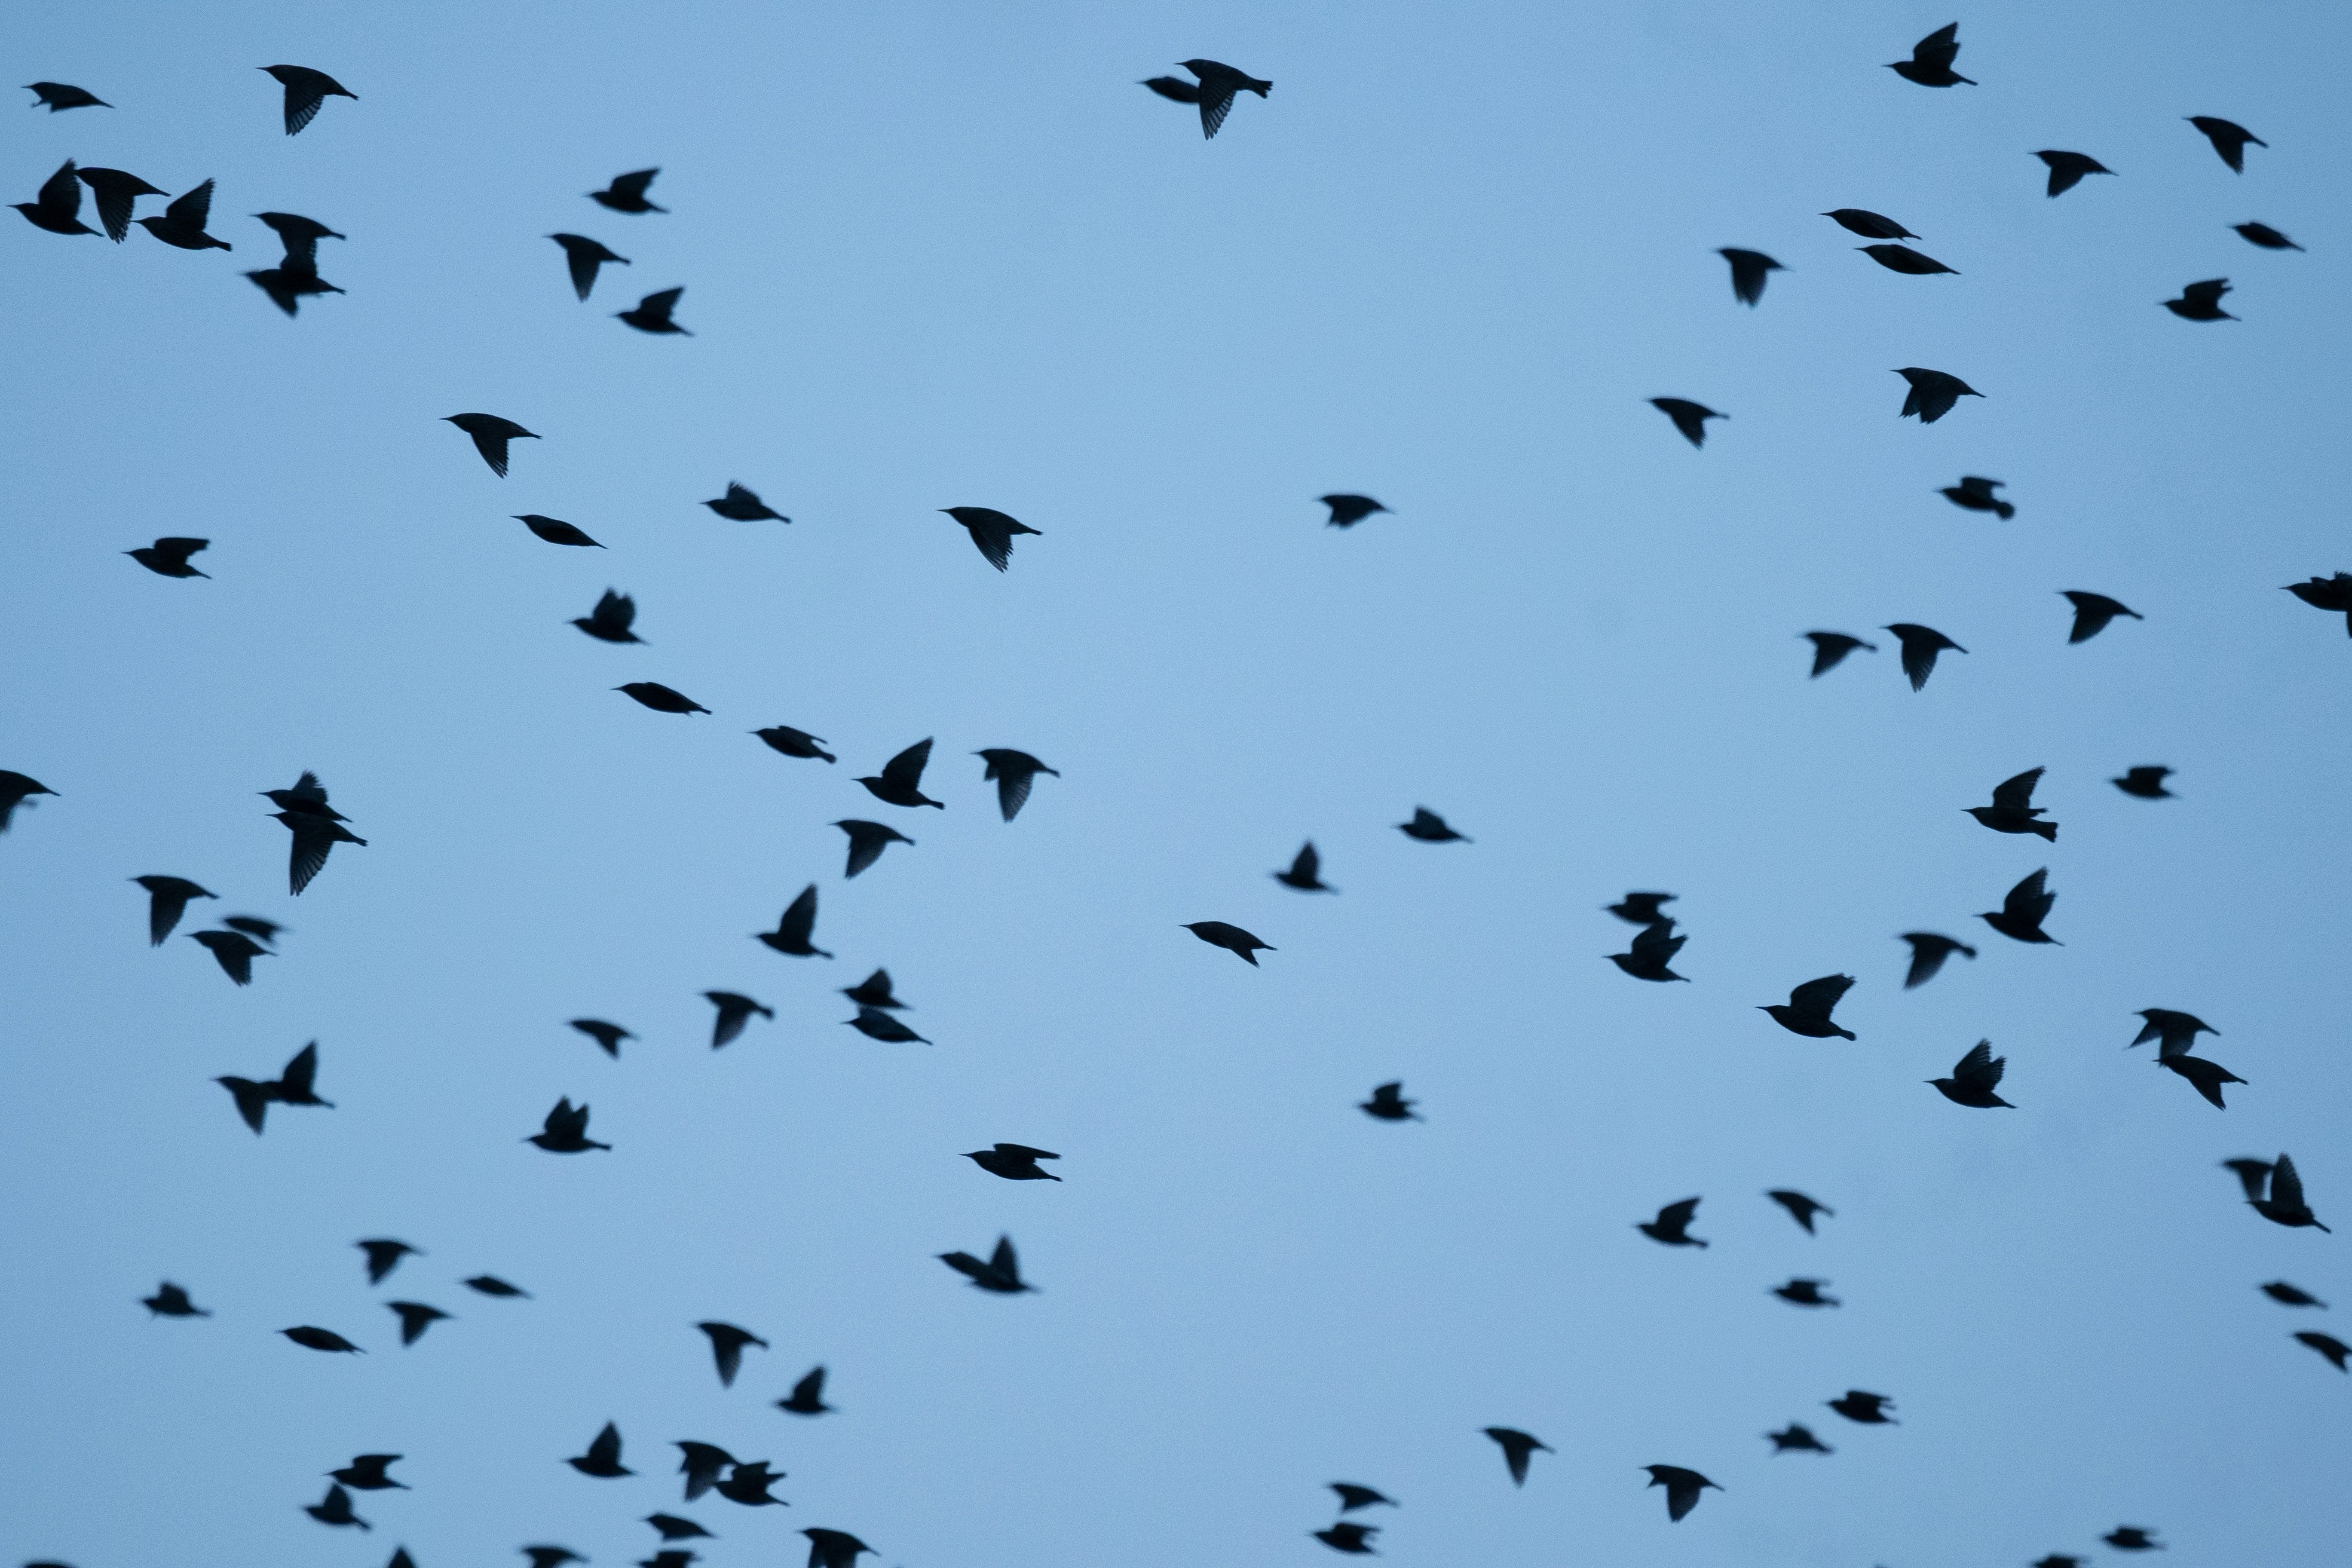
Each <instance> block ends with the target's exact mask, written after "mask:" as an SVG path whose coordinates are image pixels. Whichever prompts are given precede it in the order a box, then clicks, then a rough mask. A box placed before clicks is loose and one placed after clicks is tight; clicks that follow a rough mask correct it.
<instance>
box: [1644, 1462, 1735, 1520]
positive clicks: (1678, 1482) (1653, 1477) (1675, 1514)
mask: <svg viewBox="0 0 2352 1568" xmlns="http://www.w3.org/2000/svg"><path fill="white" fill-rule="evenodd" d="M1642 1468H1643V1469H1645V1470H1647V1471H1649V1472H1650V1484H1651V1485H1652V1486H1654V1487H1664V1488H1665V1489H1666V1520H1667V1522H1669V1523H1673V1522H1675V1521H1679V1520H1680V1519H1681V1518H1682V1517H1683V1515H1685V1514H1686V1513H1688V1512H1690V1510H1693V1509H1695V1508H1696V1507H1697V1506H1698V1494H1699V1493H1700V1492H1702V1491H1704V1490H1706V1489H1707V1488H1708V1487H1715V1489H1716V1490H1717V1491H1721V1490H1722V1488H1721V1487H1716V1486H1715V1483H1714V1482H1713V1481H1711V1480H1708V1479H1706V1477H1705V1476H1702V1475H1700V1474H1699V1473H1698V1472H1697V1471H1696V1470H1686V1469H1685V1468H1682V1467H1681V1466H1680V1465H1644V1466H1643V1467H1642Z"/></svg>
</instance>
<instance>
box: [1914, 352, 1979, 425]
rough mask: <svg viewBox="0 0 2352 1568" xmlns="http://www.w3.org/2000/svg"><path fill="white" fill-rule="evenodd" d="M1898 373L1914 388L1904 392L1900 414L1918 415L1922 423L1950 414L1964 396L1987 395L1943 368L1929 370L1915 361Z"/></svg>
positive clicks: (1927, 423)
mask: <svg viewBox="0 0 2352 1568" xmlns="http://www.w3.org/2000/svg"><path fill="white" fill-rule="evenodd" d="M1895 374H1897V375H1899V376H1901V377H1902V378H1903V379H1904V380H1906V381H1907V382H1909V383H1910V384H1911V390H1910V391H1909V392H1907V393H1906V394H1905V395H1904V397H1903V412H1902V414H1901V415H1900V416H1899V417H1901V418H1905V419H1908V418H1910V417H1912V416H1914V415H1916V416H1918V419H1919V423H1920V424H1922V425H1933V424H1934V423H1935V422H1936V421H1937V420H1938V419H1941V418H1942V417H1943V416H1945V415H1947V414H1949V413H1950V412H1951V411H1952V410H1953V408H1954V407H1956V406H1957V405H1958V403H1959V401H1960V399H1961V398H1963V397H1982V396H1983V395H1984V394H1983V393H1981V392H1979V391H1978V390H1977V389H1976V388H1975V387H1973V386H1970V385H1969V384H1968V383H1967V382H1965V381H1962V380H1961V379H1960V378H1959V377H1958V376H1957V375H1950V374H1946V373H1945V372H1943V371H1940V370H1927V369H1924V368H1922V367H1921V366H1918V365H1916V364H1915V365H1909V366H1906V368H1904V369H1902V370H1898V371H1896V372H1895Z"/></svg>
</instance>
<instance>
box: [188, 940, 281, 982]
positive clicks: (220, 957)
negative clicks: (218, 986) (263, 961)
mask: <svg viewBox="0 0 2352 1568" xmlns="http://www.w3.org/2000/svg"><path fill="white" fill-rule="evenodd" d="M188 940H189V941H191V942H202V943H203V944H204V946H205V950H206V951H207V952H210V953H211V954H212V955H213V958H214V960H215V962H216V963H219V964H220V966H221V973H224V974H226V975H227V976H228V977H229V978H230V979H231V980H234V981H235V982H236V984H239V985H250V984H252V983H253V961H254V960H255V959H257V958H275V957H276V956H277V954H276V953H273V952H270V951H269V950H268V948H266V947H263V946H262V945H261V944H260V943H259V942H256V941H254V940H253V939H252V938H251V937H249V936H247V935H246V934H245V933H244V932H243V931H190V932H189V933H188Z"/></svg>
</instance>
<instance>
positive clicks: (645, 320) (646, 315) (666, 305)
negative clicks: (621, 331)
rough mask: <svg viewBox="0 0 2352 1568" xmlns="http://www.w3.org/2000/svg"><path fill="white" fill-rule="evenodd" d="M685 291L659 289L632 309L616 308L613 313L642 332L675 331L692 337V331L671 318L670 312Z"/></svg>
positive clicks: (681, 335)
mask: <svg viewBox="0 0 2352 1568" xmlns="http://www.w3.org/2000/svg"><path fill="white" fill-rule="evenodd" d="M685 292H686V290H685V289H657V290H656V291H655V292H653V293H651V294H648V295H646V297H645V298H644V299H642V300H638V301H637V302H636V304H635V305H634V306H633V307H631V308H630V309H628V310H615V311H614V312H613V314H614V315H615V316H617V317H619V318H620V319H621V320H622V321H626V322H627V323H628V324H629V325H631V326H633V327H635V328H636V329H637V331H641V332H655V333H661V332H674V333H676V334H677V335H678V336H680V337H687V338H690V337H692V336H694V334H693V333H692V332H689V331H687V330H686V329H685V328H684V327H681V326H679V325H678V324H677V322H676V321H671V320H670V319H669V317H670V312H671V311H672V310H677V301H678V299H679V297H680V296H682V295H683V294H685Z"/></svg>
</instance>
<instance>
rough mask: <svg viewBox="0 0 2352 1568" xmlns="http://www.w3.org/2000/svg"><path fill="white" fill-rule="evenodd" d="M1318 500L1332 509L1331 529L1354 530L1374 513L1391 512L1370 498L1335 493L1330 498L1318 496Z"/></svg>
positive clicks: (1329, 525)
mask: <svg viewBox="0 0 2352 1568" xmlns="http://www.w3.org/2000/svg"><path fill="white" fill-rule="evenodd" d="M1316 499H1317V500H1319V501H1321V502H1322V503H1323V504H1324V505H1325V506H1328V507H1329V508H1330V509H1331V517H1330V521H1329V522H1328V524H1327V526H1328V527H1331V528H1353V527H1355V526H1356V524H1358V523H1360V522H1361V521H1364V519H1366V518H1368V517H1370V516H1371V515H1372V513H1374V512H1376V511H1386V510H1389V509H1388V508H1386V507H1384V506H1382V505H1381V503H1380V502H1378V501H1376V500H1373V499H1372V498H1371V497H1370V496H1355V495H1348V494H1346V493H1344V492H1335V493H1333V494H1331V495H1328V496H1318V497H1317V498H1316Z"/></svg>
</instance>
